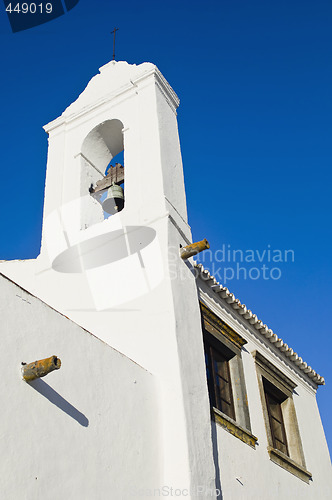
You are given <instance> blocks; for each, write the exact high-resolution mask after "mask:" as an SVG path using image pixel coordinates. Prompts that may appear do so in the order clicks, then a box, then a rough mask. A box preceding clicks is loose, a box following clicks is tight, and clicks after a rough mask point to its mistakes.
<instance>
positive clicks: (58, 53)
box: [0, 0, 332, 448]
mask: <svg viewBox="0 0 332 500" xmlns="http://www.w3.org/2000/svg"><path fill="white" fill-rule="evenodd" d="M331 25H332V4H331V2H329V1H328V0H317V1H316V2H312V0H310V1H308V0H302V1H297V0H287V1H286V0H281V1H279V2H272V1H271V0H258V1H255V0H252V1H250V2H248V1H247V0H238V1H237V0H232V1H231V0H218V1H211V0H207V1H205V2H204V3H203V2H198V1H196V0H193V1H187V0H184V1H183V0H181V1H180V2H179V1H176V2H175V1H174V0H170V1H167V2H152V1H147V0H142V1H141V2H134V1H131V0H128V1H127V2H119V1H116V2H115V1H106V0H99V1H95V2H92V1H88V0H80V2H79V3H78V5H77V6H76V7H75V8H73V9H72V10H71V11H70V12H68V13H67V14H66V15H64V16H62V17H60V18H58V19H56V20H53V21H52V22H50V23H47V24H44V25H42V26H40V27H36V28H33V29H30V30H27V31H22V32H19V33H15V34H13V33H12V32H11V29H10V25H9V22H8V20H7V17H6V14H5V12H4V9H2V11H1V15H0V40H1V43H2V50H1V56H0V57H1V73H2V76H1V80H0V86H1V95H2V99H1V115H2V120H1V121H2V127H1V132H2V133H1V148H0V157H1V160H0V165H1V174H2V185H3V188H2V195H1V199H0V203H1V214H2V215H1V221H0V224H1V228H0V229H1V235H2V237H1V245H0V258H2V259H13V258H21V259H23V258H34V257H36V256H37V255H38V253H39V245H40V234H41V221H42V208H43V189H44V182H45V167H46V154H47V136H46V134H45V132H44V131H43V129H42V125H44V124H45V123H47V122H49V121H50V120H52V119H54V118H56V117H57V116H58V115H59V114H61V112H62V111H63V110H64V109H65V107H66V106H68V105H69V104H70V103H71V102H72V101H73V100H75V99H76V97H77V96H78V94H79V93H80V92H82V90H83V89H84V88H85V86H86V84H87V83H88V81H89V79H90V78H91V77H92V76H93V75H95V74H96V73H97V72H98V68H99V67H100V66H102V65H103V64H105V63H106V62H108V61H109V60H110V59H111V58H112V50H113V47H112V36H111V35H110V31H111V30H112V29H113V28H114V26H117V27H118V28H120V30H119V32H118V37H117V49H116V59H117V60H127V61H128V62H130V63H136V64H139V63H141V62H144V61H150V62H153V63H155V64H156V65H157V66H158V67H159V69H160V70H161V71H162V73H163V74H164V75H165V77H166V78H167V79H168V81H169V82H170V83H171V85H172V86H173V88H174V89H175V91H176V92H177V93H178V95H179V97H180V99H181V105H180V108H179V113H178V121H179V130H180V140H181V147H182V155H183V162H184V173H185V181H186V191H187V202H188V212H189V221H190V224H191V226H192V230H193V236H194V239H195V240H198V239H202V238H203V237H206V238H207V239H208V240H209V241H210V244H211V248H212V249H213V250H216V249H221V248H222V246H223V245H226V247H227V245H230V247H229V248H231V249H232V250H233V249H241V250H242V251H243V252H245V250H247V249H252V250H258V251H259V252H262V251H264V249H268V248H270V249H271V250H274V249H278V250H281V251H282V252H283V251H284V250H287V249H291V250H293V252H294V262H283V263H278V264H276V266H277V267H278V269H280V271H281V276H280V279H272V278H269V279H263V277H262V276H260V277H259V278H258V279H243V276H242V278H241V279H232V280H230V281H229V282H227V283H226V285H227V286H228V287H229V289H230V290H231V291H232V292H233V293H234V294H235V295H236V296H237V297H238V298H240V300H241V301H242V302H244V303H245V304H246V305H247V307H249V308H251V309H252V310H253V312H255V313H256V314H257V315H258V317H259V318H261V319H262V320H263V322H265V323H267V324H268V326H269V327H270V328H272V329H273V330H274V332H275V333H277V334H278V335H279V336H280V337H281V338H282V339H283V340H284V341H286V342H287V343H288V344H289V345H290V346H291V347H292V348H293V349H294V350H295V351H296V352H298V354H299V355H301V356H302V357H303V358H304V360H305V361H307V362H308V364H310V365H311V366H312V367H313V368H314V369H315V370H316V371H317V372H318V373H320V374H321V375H323V376H325V378H326V382H327V385H326V387H320V388H319V390H318V402H319V407H320V411H321V415H322V419H323V423H324V425H325V430H326V434H327V437H328V440H329V445H330V448H331V447H332V423H331V422H329V420H330V419H329V415H330V413H331V410H332V403H331V401H332V369H331V363H330V350H331V349H330V342H329V340H330V330H331V326H330V305H329V304H330V303H329V299H330V297H331V282H332V279H331V278H332V277H331V255H330V254H331V250H330V244H331V222H330V221H331V208H330V197H331V196H330V189H331V188H330V186H331V156H332V153H331V140H330V137H331V129H332V122H331V115H332V113H331V111H332V109H331V108H332V102H331V90H330V89H331V83H332V82H331V80H332V65H331V49H332V33H331ZM269 245H270V247H269ZM265 264H266V265H267V266H269V267H274V264H272V263H271V262H270V263H269V262H265ZM225 265H227V266H229V264H223V266H222V265H221V264H218V265H217V266H216V267H215V268H214V271H215V272H216V273H217V274H221V275H222V273H223V272H224V267H225ZM254 265H255V266H257V267H260V266H261V264H260V265H257V263H255V264H254ZM206 266H207V267H209V265H208V262H206ZM231 266H233V268H235V266H236V263H234V262H233V263H231ZM252 266H253V264H250V265H249V264H247V270H249V268H250V267H252ZM210 267H211V266H210Z"/></svg>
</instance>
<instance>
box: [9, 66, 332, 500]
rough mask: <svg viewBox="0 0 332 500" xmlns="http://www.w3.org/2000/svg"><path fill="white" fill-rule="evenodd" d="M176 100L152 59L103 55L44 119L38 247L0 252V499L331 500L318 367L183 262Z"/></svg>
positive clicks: (187, 236) (185, 235) (186, 235)
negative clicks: (31, 251)
mask: <svg viewBox="0 0 332 500" xmlns="http://www.w3.org/2000/svg"><path fill="white" fill-rule="evenodd" d="M178 104H179V101H178V98H177V96H176V94H175V92H174V91H173V89H172V88H171V87H170V85H169V84H168V82H167V81H166V80H165V78H164V77H163V76H162V75H161V73H160V72H159V70H158V69H157V68H156V66H154V65H153V64H150V63H144V64H141V65H139V66H136V65H129V64H127V63H126V62H115V61H112V62H110V63H108V64H106V65H105V66H103V67H102V68H100V73H99V74H98V75H97V76H95V77H94V78H92V80H91V81H90V83H89V84H88V86H87V87H86V89H85V90H84V92H83V93H82V94H81V95H80V96H79V97H78V99H77V100H76V101H75V102H74V103H73V104H71V105H70V106H69V107H68V108H67V109H66V110H65V111H64V112H63V113H62V115H61V116H60V117H59V118H57V119H56V120H54V121H53V122H51V123H49V124H48V125H47V126H45V130H46V132H47V133H48V135H49V150H48V162H47V176H46V187H45V204H44V216H43V230H42V245H41V252H40V255H39V257H38V258H37V259H34V260H29V261H10V262H1V264H0V272H1V276H0V290H1V316H2V327H1V339H2V343H3V346H4V350H3V352H4V353H5V363H2V366H1V372H2V373H1V378H0V387H1V392H0V393H1V398H2V403H3V404H2V419H1V420H2V425H1V440H2V444H3V453H2V458H1V460H0V471H1V475H0V477H1V479H0V498H4V499H6V500H7V499H9V500H11V499H13V500H21V499H27V500H30V499H31V500H37V499H41V498H46V497H47V498H49V499H51V500H52V499H58V498H65V499H66V500H67V499H73V500H76V499H80V500H81V499H82V500H104V499H112V500H113V499H114V500H128V499H130V498H140V499H145V498H163V497H177V498H188V499H189V498H190V499H196V498H198V499H206V498H208V499H221V498H222V499H223V500H239V499H255V500H257V499H262V500H266V499H269V500H270V499H271V500H273V499H285V500H286V499H292V498H295V497H299V498H301V499H314V498H317V499H318V498H319V499H320V500H324V499H326V500H328V499H329V498H331V492H332V476H331V463H330V458H329V452H328V448H327V444H326V440H325V436H324V431H323V427H322V424H321V420H320V416H319V411H318V408H317V403H316V390H317V387H318V385H321V384H324V379H323V378H322V377H321V376H320V375H318V374H317V373H316V372H315V371H314V370H313V369H312V368H311V367H309V366H308V365H307V364H306V363H305V361H303V360H302V359H301V358H299V356H298V355H297V354H296V353H295V352H294V351H293V349H291V348H290V347H288V345H287V344H285V343H284V342H283V341H282V340H281V339H279V338H278V337H277V336H276V335H275V334H274V333H273V332H272V331H271V330H270V329H269V328H268V327H267V326H266V325H264V324H263V323H262V322H261V321H260V320H259V319H258V318H257V316H256V315H254V314H253V313H252V312H251V311H249V310H247V309H246V307H245V306H244V305H242V304H241V303H240V301H239V300H238V299H236V298H235V297H234V295H233V294H231V293H230V292H229V291H228V290H227V288H224V287H223V286H222V285H220V284H219V283H217V282H216V280H215V279H214V278H213V276H211V275H210V274H209V272H208V271H206V270H205V269H203V267H202V266H200V265H197V264H195V262H194V261H193V260H192V259H188V260H183V259H182V258H181V257H180V248H181V247H185V246H187V245H188V244H190V243H191V242H192V239H191V230H190V227H189V225H188V221H187V210H186V197H185V189H184V181H183V170H182V160H181V152H180V145H179V138H178V129H177V119H176V109H177V107H178ZM122 150H124V169H122V167H120V166H119V165H118V166H117V167H114V168H113V169H110V170H109V175H108V176H107V177H106V178H105V170H106V168H107V167H108V165H109V163H110V161H111V160H112V158H114V157H116V156H117V155H118V154H119V153H120V152H121V151H122ZM123 181H124V182H123ZM111 184H113V187H110V185H111ZM120 184H124V206H123V207H122V203H123V201H122V200H121V194H119V195H118V198H117V197H116V198H115V200H112V198H111V199H110V198H108V202H106V205H107V203H108V208H107V209H108V210H109V212H114V213H112V214H111V215H109V214H106V213H105V212H104V208H105V207H106V205H105V204H104V202H105V199H104V198H105V196H106V194H105V193H106V191H105V189H103V188H105V186H108V187H109V189H110V190H112V189H114V188H115V186H119V185H120ZM116 189H118V188H116ZM115 205H116V206H117V207H118V208H117V209H114V206H115ZM122 208H123V209H122ZM51 355H56V356H58V357H59V358H60V359H61V361H62V366H61V369H60V370H58V371H54V372H53V373H52V374H49V375H47V377H46V378H43V379H40V378H37V379H36V380H34V381H32V382H26V381H24V380H22V374H21V363H22V362H24V363H30V362H32V361H35V360H38V359H42V358H45V357H48V356H51Z"/></svg>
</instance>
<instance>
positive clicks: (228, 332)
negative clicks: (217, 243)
mask: <svg viewBox="0 0 332 500" xmlns="http://www.w3.org/2000/svg"><path fill="white" fill-rule="evenodd" d="M200 306H201V317H202V331H203V341H204V350H205V356H206V359H208V363H206V368H207V385H208V390H209V397H210V405H211V416H212V419H213V420H214V421H215V422H216V423H217V424H219V425H220V426H222V427H223V428H224V429H226V430H227V431H228V432H230V433H231V434H233V435H234V436H236V437H237V438H239V439H241V440H242V441H243V442H245V443H246V444H248V445H249V446H251V447H252V448H255V446H256V442H257V438H256V437H255V436H254V435H253V434H252V433H251V424H250V416H249V408H248V401H247V391H246V386H245V379H244V371H243V364H242V357H241V353H242V348H243V346H244V345H245V344H246V343H247V341H246V340H245V339H243V338H242V337H241V336H240V335H239V334H238V333H236V332H235V331H234V330H233V329H232V328H231V327H230V326H229V325H227V324H226V323H225V322H224V321H223V320H221V319H220V318H219V317H218V316H217V315H216V314H214V313H213V312H212V311H211V310H210V309H209V308H208V307H207V306H206V305H205V304H203V303H202V302H200ZM211 347H212V349H214V350H215V352H217V353H219V354H220V355H221V356H222V357H223V358H224V359H225V360H226V361H227V365H228V369H229V378H230V387H231V391H232V399H233V413H232V414H231V415H228V414H227V413H224V412H223V411H222V409H221V408H220V405H218V404H217V401H216V387H215V386H216V384H215V378H214V375H213V368H212V364H211V358H212V355H211ZM209 371H210V376H209ZM218 406H219V408H218Z"/></svg>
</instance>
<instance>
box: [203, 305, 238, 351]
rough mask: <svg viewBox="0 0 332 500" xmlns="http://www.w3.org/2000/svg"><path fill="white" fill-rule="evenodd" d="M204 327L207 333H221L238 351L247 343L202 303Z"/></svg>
mask: <svg viewBox="0 0 332 500" xmlns="http://www.w3.org/2000/svg"><path fill="white" fill-rule="evenodd" d="M200 305H201V310H202V316H203V322H204V327H205V328H206V330H207V331H209V332H210V333H212V335H213V334H214V333H215V330H217V333H219V334H220V333H222V335H224V336H225V337H226V338H227V339H228V340H229V341H230V342H232V343H233V344H234V345H235V346H236V347H237V348H238V349H241V348H242V347H243V346H244V345H245V344H247V341H246V340H245V339H244V338H242V337H241V336H240V335H239V334H238V333H236V331H235V330H233V329H232V328H231V327H230V326H228V325H227V324H226V323H225V322H224V321H223V320H222V319H220V318H218V316H216V315H215V314H214V313H213V312H212V311H210V309H209V308H208V307H206V305H205V304H203V302H200Z"/></svg>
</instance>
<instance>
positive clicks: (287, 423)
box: [252, 351, 311, 482]
mask: <svg viewBox="0 0 332 500" xmlns="http://www.w3.org/2000/svg"><path fill="white" fill-rule="evenodd" d="M252 354H253V356H254V358H255V362H256V370H257V376H258V384H259V390H260V396H261V401H262V408H263V415H264V421H265V427H266V434H267V440H268V448H267V449H268V453H269V456H270V459H271V460H272V461H273V462H275V463H276V464H278V465H279V466H280V467H283V468H284V469H286V470H288V471H289V472H291V473H292V474H294V475H295V476H297V477H299V478H300V479H302V480H303V481H305V482H309V480H310V479H311V473H310V472H308V471H307V470H306V466H305V460H304V454H303V449H302V442H301V437H300V432H299V426H298V422H297V417H296V412H295V405H294V401H293V395H294V394H295V388H296V384H295V383H294V382H293V381H292V380H291V379H290V378H288V377H287V376H286V375H285V374H284V373H282V372H281V371H280V370H279V369H278V368H276V367H275V366H274V365H273V364H272V363H271V362H270V361H269V360H267V359H266V358H265V357H264V356H263V355H262V354H261V353H260V352H258V351H254V352H253V353H252Z"/></svg>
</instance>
